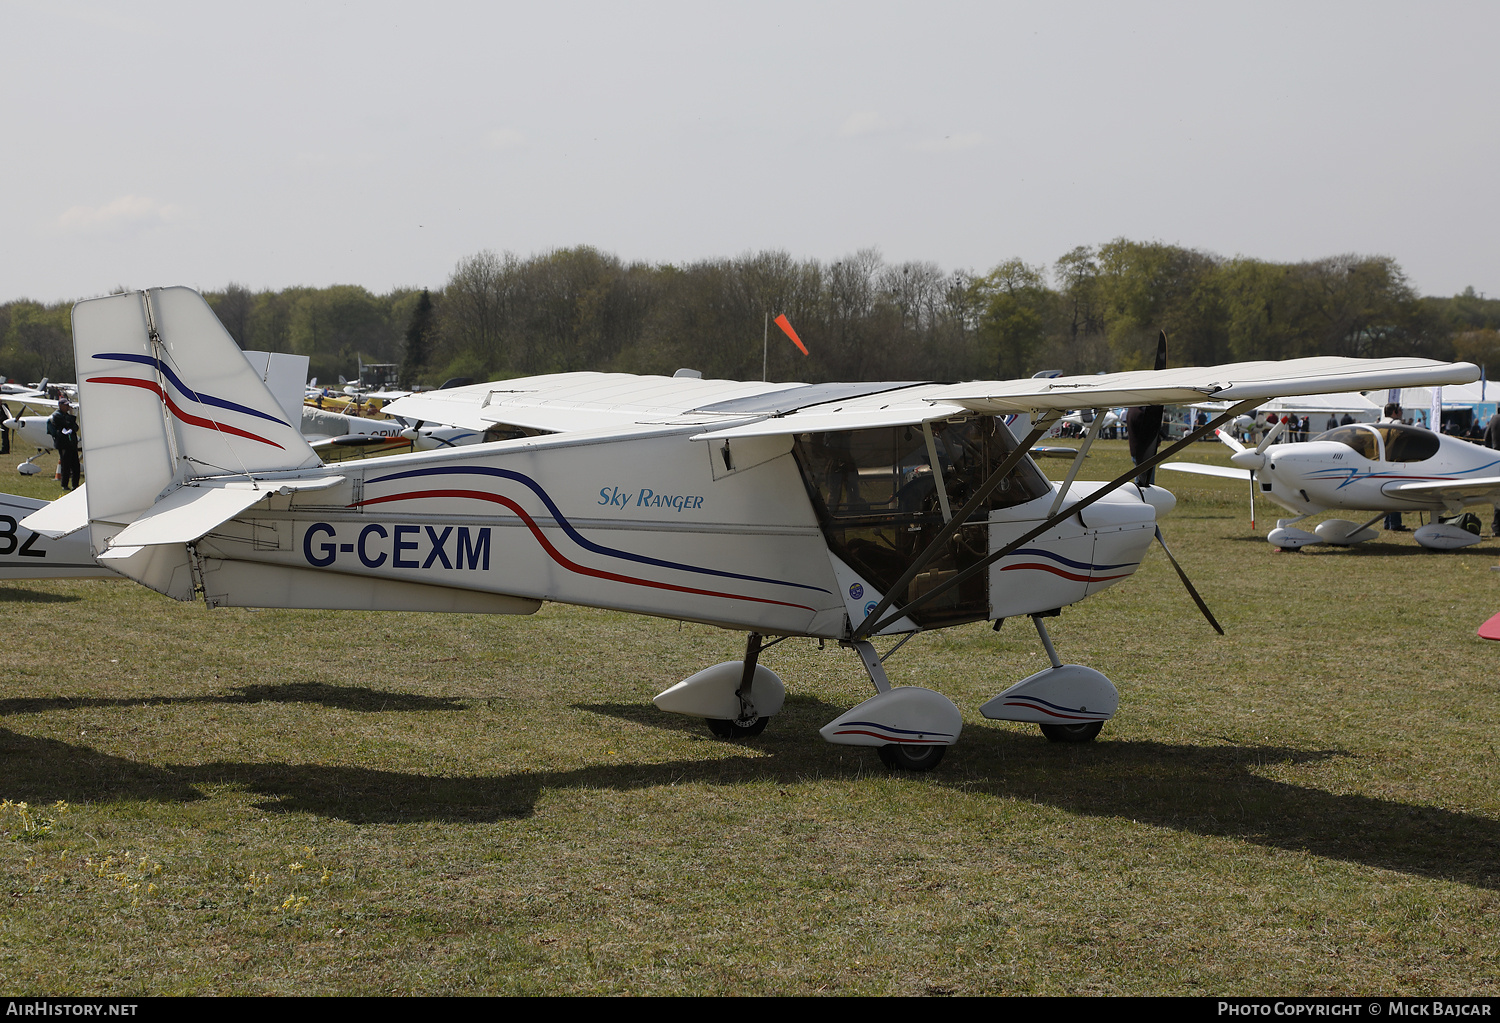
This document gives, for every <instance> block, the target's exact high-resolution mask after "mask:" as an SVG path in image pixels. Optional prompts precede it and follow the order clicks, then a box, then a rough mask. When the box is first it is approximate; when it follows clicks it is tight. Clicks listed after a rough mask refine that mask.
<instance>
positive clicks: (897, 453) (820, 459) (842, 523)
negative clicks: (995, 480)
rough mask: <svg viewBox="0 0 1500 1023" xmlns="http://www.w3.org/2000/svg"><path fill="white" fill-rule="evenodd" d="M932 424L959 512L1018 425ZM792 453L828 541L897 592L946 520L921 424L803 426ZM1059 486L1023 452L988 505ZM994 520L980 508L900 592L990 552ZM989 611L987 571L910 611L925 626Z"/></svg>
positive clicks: (928, 584)
mask: <svg viewBox="0 0 1500 1023" xmlns="http://www.w3.org/2000/svg"><path fill="white" fill-rule="evenodd" d="M932 432H933V442H934V443H933V446H934V448H935V449H936V451H937V453H938V462H939V473H938V475H941V477H942V480H943V483H944V485H945V488H946V490H947V495H948V502H949V506H950V508H951V510H952V511H955V512H956V511H958V509H959V508H961V507H962V506H963V505H964V504H965V503H966V502H967V501H968V500H969V499H970V498H971V497H972V496H973V495H974V493H975V492H976V491H977V489H978V488H979V486H980V484H982V483H983V482H984V481H985V480H986V479H987V478H988V477H989V476H990V474H991V473H993V472H994V470H995V469H996V468H998V467H999V465H1000V463H1001V462H1002V461H1004V459H1005V457H1006V455H1008V454H1009V453H1010V452H1011V451H1013V450H1014V449H1015V440H1014V439H1013V438H1012V437H1011V435H1010V431H1009V430H1007V429H1006V428H1005V425H1004V424H1003V423H1001V422H999V421H998V420H997V419H995V417H993V416H973V417H969V418H966V419H963V420H961V421H958V422H938V423H933V424H932ZM794 452H795V454H796V458H797V463H798V465H799V466H800V467H801V469H802V476H803V481H804V482H805V483H806V485H807V491H808V495H809V497H810V498H811V499H812V502H813V507H814V509H815V510H816V511H817V514H818V520H819V522H820V524H821V525H822V527H823V532H824V535H825V537H826V538H827V540H828V545H829V547H830V548H831V549H832V550H833V551H834V553H836V554H837V555H838V556H839V557H840V558H842V559H843V560H844V561H845V562H847V563H848V564H849V566H850V567H851V568H853V569H854V570H855V571H857V572H859V573H860V575H862V576H864V578H865V579H866V580H868V581H869V582H870V583H871V584H872V585H874V586H876V587H878V588H879V589H880V590H881V591H882V592H889V591H890V588H891V587H892V586H893V585H894V584H895V582H896V581H897V580H898V579H899V578H900V577H901V574H902V573H903V572H904V571H905V570H906V568H907V567H908V566H909V565H910V564H911V563H912V561H913V560H914V559H915V558H916V556H917V555H918V554H919V553H920V552H921V551H922V550H923V549H924V548H925V547H926V545H927V543H928V541H929V540H930V539H931V538H932V537H933V536H935V535H936V534H937V532H938V531H939V530H940V529H941V528H942V527H943V522H944V520H943V514H942V506H941V503H940V502H939V500H938V493H937V478H936V476H935V475H934V473H933V467H932V464H931V458H930V457H929V455H928V449H927V441H926V437H925V436H924V434H923V432H922V429H921V427H920V426H896V427H881V428H878V429H871V430H841V431H836V432H828V433H805V434H800V435H798V437H797V438H796V443H795V447H794ZM1051 489H1052V488H1051V484H1049V483H1048V482H1047V479H1046V477H1044V476H1043V475H1042V474H1041V472H1040V471H1039V470H1038V469H1037V468H1036V465H1035V464H1034V463H1033V462H1032V461H1031V459H1030V458H1023V459H1022V460H1021V461H1020V462H1019V463H1017V465H1016V466H1015V468H1013V469H1012V470H1011V471H1010V472H1009V473H1008V474H1007V475H1006V477H1005V479H1004V480H1002V481H1001V483H1000V485H999V486H998V487H997V488H996V489H995V491H994V492H993V493H992V494H991V495H990V497H989V498H988V500H987V501H986V502H985V503H986V507H987V508H988V509H994V508H1005V507H1010V506H1011V505H1016V504H1022V503H1024V502H1026V501H1031V500H1034V499H1036V498H1038V497H1041V496H1043V495H1045V494H1049V493H1051ZM987 518H988V516H987V515H986V514H985V512H983V511H981V512H980V513H978V514H977V515H976V516H975V517H974V520H973V521H971V522H970V523H968V524H967V525H965V526H963V527H962V528H961V529H960V530H959V531H958V533H957V534H955V536H954V537H953V538H952V539H951V540H950V541H949V542H948V544H947V549H946V550H945V551H944V552H943V553H942V554H941V555H939V556H938V557H937V558H935V559H934V560H933V561H932V562H930V563H929V564H928V566H927V567H926V569H925V570H924V571H923V572H922V573H921V574H920V575H918V576H917V577H916V579H914V580H913V581H912V583H911V585H910V587H909V588H908V593H907V594H904V595H902V594H898V595H897V599H898V600H902V599H903V597H904V598H905V599H911V598H912V597H915V596H917V595H919V594H920V593H922V592H925V591H926V590H928V589H931V588H933V587H934V586H936V585H938V584H939V583H941V582H942V581H943V580H945V579H947V578H949V577H951V576H952V575H954V574H955V573H957V572H958V571H960V570H961V569H963V568H965V567H967V566H968V565H971V564H973V563H974V562H975V561H978V560H979V559H981V558H983V557H984V556H985V555H986V554H988V553H989V533H988V527H987V525H986V519H987ZM988 612H989V593H988V588H987V582H986V577H985V574H984V573H982V572H981V573H977V574H976V575H975V576H974V578H973V579H971V580H969V581H967V582H966V583H965V584H964V585H963V586H960V587H958V588H956V589H954V590H950V591H949V592H948V593H946V594H944V595H943V596H942V597H939V598H938V599H937V600H935V601H933V602H931V603H929V604H928V605H926V606H924V607H923V608H921V609H919V610H918V611H917V612H916V613H915V614H914V615H913V616H912V617H913V619H914V620H915V621H916V622H917V623H918V624H920V625H924V626H925V625H935V624H951V623H953V622H956V621H971V620H976V619H982V618H985V617H988Z"/></svg>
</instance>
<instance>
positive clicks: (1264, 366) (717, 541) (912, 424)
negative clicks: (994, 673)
mask: <svg viewBox="0 0 1500 1023" xmlns="http://www.w3.org/2000/svg"><path fill="white" fill-rule="evenodd" d="M73 323H74V344H75V350H76V358H77V364H78V366H80V367H81V368H82V374H81V375H82V383H81V384H80V386H81V388H82V397H83V403H82V410H83V416H84V421H83V431H84V435H85V436H86V437H89V438H98V439H93V440H92V441H91V443H90V445H89V446H88V447H87V448H86V449H85V459H86V466H85V467H86V469H87V471H88V475H89V484H88V486H87V488H85V490H84V495H85V496H84V499H83V500H82V502H80V501H78V500H75V499H71V498H70V499H65V500H64V501H59V502H55V503H54V505H52V506H49V507H48V508H47V509H44V510H43V511H42V512H39V513H37V514H36V515H33V516H31V517H29V518H28V519H27V520H26V523H25V524H26V525H27V526H28V527H29V528H33V529H35V530H37V531H39V532H43V533H48V534H52V533H57V534H63V533H66V532H67V531H68V530H71V529H75V528H82V526H83V525H84V524H85V522H86V524H87V526H88V530H89V535H90V539H91V543H92V545H93V548H94V550H95V551H97V552H99V553H98V556H99V560H100V562H101V563H102V564H104V565H106V566H107V567H109V568H111V569H113V570H115V571H117V572H119V573H120V574H122V575H125V576H127V577H129V578H132V579H135V580H136V581H138V582H141V583H143V584H144V585H147V586H150V587H151V588H153V589H156V590H158V591H159V592H162V593H165V594H167V595H168V596H171V597H174V598H176V599H179V600H192V599H196V598H197V597H198V596H200V595H201V596H202V598H203V599H204V601H205V602H206V603H207V604H208V605H209V606H211V607H213V606H254V607H309V608H359V609H371V610H424V611H469V612H487V613H495V614H528V613H531V612H532V611H535V610H536V609H537V608H538V607H539V606H540V604H541V602H542V601H543V600H554V601H562V602H567V603H575V604H583V605H590V606H596V607H607V608H613V609H618V610H625V611H632V612H636V613H640V614H648V615H658V616H662V617H671V618H678V619H683V620H690V621H697V622H703V623H707V624H712V625H716V626H719V627H722V628H726V629H732V630H736V631H743V632H746V633H748V638H747V641H746V647H745V655H744V657H743V658H742V659H741V660H737V661H728V662H725V663H722V664H718V665H714V666H712V667H709V668H705V669H704V670H702V671H700V672H698V673H696V674H694V675H692V676H691V677H689V678H687V679H684V680H683V681H682V682H679V683H678V684H676V685H674V686H672V687H671V688H669V689H667V690H666V691H665V692H663V693H661V694H660V695H659V696H658V697H657V698H656V703H657V706H658V707H660V708H661V709H663V710H667V711H671V712H674V713H681V714H689V715H693V716H697V717H702V718H705V719H707V720H708V722H709V725H710V728H711V729H712V730H713V731H714V732H715V733H716V734H718V735H721V736H725V737H736V736H743V735H752V734H755V733H757V732H759V731H760V730H762V729H763V728H764V727H765V726H766V722H767V721H768V720H769V719H770V718H771V717H772V716H774V715H775V714H776V713H777V711H779V710H780V708H781V705H782V701H783V699H784V692H785V690H784V687H783V686H782V683H781V681H780V679H778V678H777V677H776V675H775V673H774V672H771V671H770V669H768V668H766V667H765V666H764V665H762V664H760V663H759V656H760V652H761V651H762V650H763V649H765V647H766V646H768V645H769V644H768V643H767V642H765V638H766V637H768V636H776V637H781V638H785V637H789V636H808V637H815V638H819V639H825V640H834V641H836V642H839V643H840V644H842V645H845V646H847V647H849V648H851V649H853V650H854V651H855V652H856V653H857V654H858V656H859V657H860V659H861V661H862V663H863V664H864V667H865V669H866V671H867V673H868V675H869V677H870V681H871V683H872V685H873V686H874V689H875V691H876V695H875V696H873V697H871V698H870V699H868V700H866V701H865V702H863V703H861V704H860V705H858V706H857V707H855V708H853V709H852V710H850V711H848V712H846V713H844V714H841V715H839V716H838V717H837V718H836V719H835V720H833V721H831V722H829V724H827V725H826V726H825V727H824V728H823V729H822V730H821V733H820V734H822V735H823V736H824V738H826V739H828V740H829V741H830V742H835V743H844V744H851V745H862V746H874V747H877V748H878V749H879V751H880V755H881V757H882V759H883V760H885V761H886V763H888V764H890V765H892V766H898V767H905V768H910V769H916V770H924V769H927V768H930V767H932V766H933V765H934V764H936V763H937V761H938V760H939V759H941V757H942V755H943V752H944V751H945V750H946V748H947V747H948V746H949V745H952V744H953V743H954V742H956V741H957V740H958V738H959V734H960V732H961V731H962V725H963V722H962V715H961V714H960V712H959V710H958V708H957V707H956V706H954V704H953V703H952V702H951V701H950V700H949V699H948V698H947V697H945V696H943V695H942V694H940V693H937V692H935V691H933V690H931V689H926V688H923V687H919V686H902V687H893V686H892V685H891V683H890V681H889V679H888V677H887V675H886V672H885V668H884V663H885V661H886V660H887V659H888V658H889V657H890V656H891V655H892V654H893V653H895V651H896V649H899V648H900V646H901V645H902V644H904V643H905V642H906V640H908V639H909V638H910V637H911V636H912V635H913V634H915V633H916V632H920V631H923V630H927V629H935V628H943V627H946V626H950V625H957V624H961V623H965V622H974V621H987V620H993V621H997V622H998V621H1000V620H1002V619H1004V618H1008V617H1016V616H1027V617H1030V618H1031V619H1032V621H1033V623H1034V624H1035V627H1036V629H1037V633H1038V636H1039V638H1040V640H1041V642H1042V645H1043V647H1044V649H1045V650H1046V652H1047V655H1048V659H1049V661H1050V662H1051V666H1050V667H1048V668H1045V669H1043V670H1042V671H1040V672H1037V673H1036V674H1034V675H1032V676H1030V677H1028V678H1026V679H1023V680H1021V681H1020V682H1018V683H1016V684H1015V685H1013V686H1010V687H1009V688H1007V689H1005V690H1004V691H1003V692H1001V693H999V694H998V695H997V696H996V697H994V698H993V699H991V700H989V701H988V702H987V703H985V704H984V705H983V706H982V707H981V708H980V711H981V713H982V714H983V715H984V716H986V717H989V718H994V719H1002V720H1011V721H1025V722H1032V723H1036V724H1039V725H1041V726H1042V729H1043V731H1044V732H1045V733H1046V734H1047V735H1048V737H1049V738H1052V739H1054V740H1057V741H1087V740H1089V739H1092V738H1093V737H1094V736H1095V735H1097V734H1098V732H1099V729H1100V726H1101V725H1102V723H1103V722H1104V721H1105V720H1107V719H1108V718H1110V717H1112V716H1113V714H1114V712H1115V709H1116V707H1117V706H1118V699H1119V697H1118V693H1117V691H1116V690H1115V687H1114V686H1113V684H1111V683H1110V681H1109V680H1108V679H1107V678H1105V677H1104V676H1103V675H1102V674H1101V673H1099V672H1098V671H1095V670H1093V669H1091V668H1087V667H1084V666H1082V665H1072V664H1064V663H1062V661H1061V660H1060V659H1059V657H1058V655H1057V653H1056V651H1055V650H1054V649H1053V646H1052V643H1051V640H1050V639H1049V637H1048V634H1047V630H1046V627H1045V623H1044V620H1045V619H1046V618H1047V617H1050V616H1053V615H1055V614H1058V613H1060V611H1061V609H1062V608H1063V607H1065V606H1068V605H1070V604H1073V603H1076V602H1078V601H1080V600H1082V599H1084V598H1085V597H1087V596H1089V595H1091V594H1093V593H1097V592H1099V591H1100V590H1102V589H1105V588H1107V587H1109V586H1112V585H1114V584H1115V583H1117V582H1119V581H1121V580H1123V579H1125V578H1127V577H1128V576H1130V575H1131V574H1132V573H1133V572H1134V571H1135V570H1136V568H1137V567H1139V565H1140V562H1141V558H1142V556H1143V555H1144V553H1145V549H1146V547H1147V546H1148V545H1149V544H1150V543H1151V541H1152V540H1153V538H1154V537H1155V535H1156V533H1157V526H1156V519H1157V515H1158V512H1159V511H1165V510H1168V509H1170V507H1171V505H1172V503H1173V500H1172V498H1171V495H1170V494H1167V493H1166V492H1165V491H1163V490H1161V488H1159V487H1139V486H1136V485H1134V484H1133V483H1132V479H1133V478H1134V477H1136V476H1137V474H1138V473H1142V472H1148V471H1149V470H1150V469H1151V468H1152V467H1154V465H1155V464H1157V463H1158V462H1159V461H1161V460H1162V459H1164V458H1167V457H1170V456H1171V455H1173V454H1175V453H1176V452H1177V451H1178V450H1180V449H1181V448H1182V447H1184V446H1185V445H1186V444H1188V443H1190V442H1191V441H1192V440H1194V439H1196V438H1197V437H1198V436H1200V435H1202V434H1204V433H1206V431H1207V430H1209V429H1210V428H1212V427H1213V426H1215V425H1219V424H1220V423H1223V422H1227V421H1228V420H1229V419H1230V418H1232V417H1233V416H1234V415H1238V414H1240V413H1242V412H1244V411H1247V410H1248V409H1250V408H1252V407H1254V406H1255V405H1256V404H1258V403H1259V402H1262V401H1264V400H1266V399H1267V398H1269V397H1273V396H1276V395H1280V394H1292V393H1307V392H1309V391H1314V390H1318V389H1320V388H1321V389H1325V390H1347V389H1351V388H1374V387H1393V386H1411V385H1416V384H1421V383H1429V382H1448V381H1462V380H1469V379H1475V378H1477V376H1478V372H1479V371H1478V369H1477V368H1476V367H1473V366H1469V365H1467V364H1441V363H1435V362H1431V361H1429V360H1423V359H1392V360H1376V361H1366V360H1353V359H1304V360H1298V361H1295V362H1289V363H1249V364H1240V365H1234V366H1219V367H1211V368H1207V369H1176V370H1166V371H1162V372H1142V373H1118V374H1112V375H1101V376H1090V377H1073V378H1057V379H1041V380H1018V381H977V382H971V383H967V384H910V383H884V384H883V383H848V384H817V385H806V384H770V383H739V382H734V381H722V380H702V379H696V378H666V377H637V376H629V375H625V374H607V373H568V374H559V375H555V376H549V377H535V378H528V379H520V380H508V381H504V382H502V383H500V384H498V385H479V387H478V388H475V389H464V388H455V389H453V390H450V391H448V392H446V393H445V392H429V394H426V395H421V396H413V397H412V398H411V399H403V400H406V401H415V400H417V399H418V398H421V399H425V400H440V401H443V402H446V403H447V407H448V408H449V411H448V412H446V413H444V414H443V415H440V416H439V415H432V416H430V417H428V416H425V415H424V418H432V419H438V420H440V421H446V422H457V423H459V424H460V425H470V426H473V425H476V424H473V423H468V422H465V421H464V420H463V419H461V418H459V416H458V413H459V412H460V411H462V410H461V409H460V406H465V405H467V406H468V408H467V412H466V413H465V414H468V415H470V416H471V417H472V418H473V419H475V420H477V421H478V422H479V423H484V424H487V425H488V426H489V427H491V428H495V429H497V431H498V432H501V433H503V434H504V435H507V436H510V437H511V439H508V440H500V441H497V442H496V443H492V444H485V445H479V446H473V447H468V448H459V449H447V450H441V451H434V452H419V453H414V454H410V455H396V456H391V457H388V458H376V459H369V460H366V461H362V462H356V463H344V464H341V465H338V466H332V467H330V466H325V465H323V464H322V463H321V461H320V460H319V458H318V456H317V454H316V452H314V451H313V450H312V448H311V447H310V446H309V445H308V444H307V442H306V441H305V440H304V439H303V438H302V436H301V433H300V432H299V431H298V429H297V427H296V426H295V425H294V424H293V422H290V421H288V420H289V418H290V417H288V416H287V415H286V414H285V412H284V410H283V409H281V408H280V407H279V406H278V405H277V403H276V401H275V399H274V398H273V397H272V395H271V394H270V392H269V391H268V390H267V389H266V388H265V386H264V384H263V383H262V380H261V377H260V375H259V374H258V373H257V372H256V371H255V370H254V369H253V368H252V367H250V365H249V364H248V363H247V362H246V361H245V360H244V359H243V358H241V357H240V356H239V353H238V349H236V348H235V346H234V343H233V341H232V340H231V339H230V338H229V336H228V334H227V333H225V331H224V330H223V328H222V327H221V326H220V325H219V323H218V321H217V320H216V319H215V318H214V315H213V312H212V310H210V309H209V307H208V306H207V304H206V303H204V301H203V300H202V298H201V297H199V296H198V295H197V294H196V293H195V292H192V291H190V290H188V289H185V288H166V289H153V290H151V291H147V292H140V293H134V294H124V295H112V296H109V297H107V298H101V299H93V300H90V301H86V302H81V303H79V304H78V305H77V306H76V307H75V308H74V314H73ZM465 390H468V393H467V394H465V395H460V394H459V392H461V391H465ZM432 395H438V396H439V397H437V398H432V397H431V396H432ZM1211 399H1219V400H1225V401H1228V402H1230V403H1231V405H1230V407H1229V409H1228V410H1227V411H1226V412H1225V413H1223V414H1222V415H1221V416H1220V417H1219V418H1218V420H1217V421H1216V422H1214V423H1211V424H1209V426H1205V427H1203V428H1202V429H1201V430H1199V431H1196V432H1195V433H1194V434H1191V435H1189V437H1188V438H1186V439H1184V441H1182V442H1179V443H1177V444H1174V445H1173V446H1172V447H1170V448H1168V449H1167V450H1166V451H1164V452H1162V453H1160V454H1158V455H1156V456H1154V457H1153V458H1152V459H1150V460H1148V461H1147V462H1143V463H1142V464H1141V465H1139V466H1137V467H1135V468H1133V469H1132V470H1130V471H1129V472H1128V473H1126V474H1125V475H1122V476H1120V477H1119V478H1117V479H1115V480H1112V481H1109V482H1108V483H1082V482H1075V477H1076V474H1077V471H1078V468H1079V466H1080V464H1081V462H1082V458H1083V456H1084V453H1085V450H1086V448H1087V444H1088V442H1089V441H1091V440H1092V439H1093V438H1094V437H1096V436H1097V431H1098V428H1099V426H1102V422H1103V419H1102V417H1096V418H1095V425H1094V426H1093V427H1092V428H1091V433H1090V435H1089V437H1088V438H1086V440H1085V444H1084V446H1083V448H1081V449H1080V451H1079V452H1078V455H1077V457H1076V458H1075V460H1074V461H1073V462H1072V464H1071V465H1070V467H1069V469H1068V473H1067V478H1066V479H1065V480H1064V482H1063V483H1062V484H1060V485H1059V484H1053V483H1051V482H1049V481H1048V480H1047V479H1046V477H1044V476H1043V475H1042V473H1041V471H1040V470H1039V469H1038V468H1037V466H1036V464H1035V462H1033V461H1032V460H1031V459H1030V458H1029V457H1028V455H1027V451H1028V449H1029V448H1030V447H1031V446H1032V445H1033V444H1035V443H1036V442H1037V440H1039V439H1040V438H1041V437H1042V436H1044V435H1045V433H1046V431H1047V430H1048V429H1049V428H1050V427H1051V426H1052V425H1053V423H1054V422H1055V421H1056V419H1057V418H1058V417H1059V416H1060V415H1061V414H1063V413H1064V412H1066V411H1068V410H1070V409H1077V408H1080V407H1094V408H1110V407H1121V406H1147V405H1160V404H1166V403H1174V404H1177V403H1189V402H1193V401H1201V400H1211ZM164 408H165V410H166V414H164V413H163V409H164ZM1012 413H1030V414H1031V415H1032V417H1033V425H1032V428H1031V429H1030V431H1029V432H1028V433H1027V435H1026V436H1025V437H1024V438H1023V439H1021V440H1020V442H1019V443H1017V441H1016V440H1015V438H1013V437H1012V435H1011V434H1010V432H1009V430H1008V429H1006V427H1005V425H1004V423H1003V422H1002V421H1001V419H1000V417H1001V416H1005V415H1009V414H1012ZM417 414H419V415H422V414H423V413H417ZM878 637H899V639H897V640H896V642H895V644H894V645H893V646H892V647H891V648H890V649H888V650H886V651H885V653H884V654H881V653H879V652H877V650H876V648H875V645H874V641H875V640H876V639H877V638H878ZM770 642H771V643H774V642H780V639H775V640H771V641H770Z"/></svg>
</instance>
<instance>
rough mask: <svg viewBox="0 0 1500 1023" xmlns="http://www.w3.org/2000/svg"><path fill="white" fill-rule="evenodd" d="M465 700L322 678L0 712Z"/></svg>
mask: <svg viewBox="0 0 1500 1023" xmlns="http://www.w3.org/2000/svg"><path fill="white" fill-rule="evenodd" d="M467 702H468V701H466V700H462V699H458V698H456V697H451V696H418V695H416V694H413V693H392V692H386V691H384V690H380V689H370V688H368V687H367V686H332V685H328V684H327V683H324V682H286V683H282V684H279V685H256V686H237V687H236V688H235V690H234V692H233V693H231V694H228V695H223V696H145V697H138V698H135V699H125V698H109V699H106V698H102V697H92V696H89V697H80V698H77V699H72V698H69V697H66V696H45V697H44V696H36V697H27V696H22V697H16V698H14V699H10V700H0V717H4V716H5V715H7V714H42V713H45V712H47V711H53V710H79V709H83V708H111V707H116V708H118V707H161V706H173V705H178V704H224V705H232V704H238V703H312V704H317V705H318V706H322V707H330V708H333V709H336V710H354V711H364V712H368V713H380V712H392V713H396V712H413V711H433V710H462V709H463V708H464V707H465V706H466V704H467Z"/></svg>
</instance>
